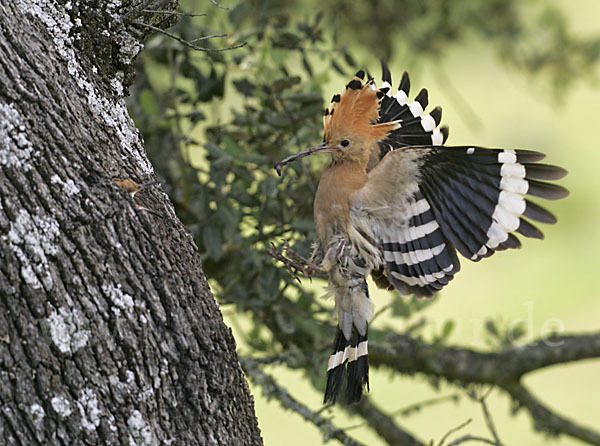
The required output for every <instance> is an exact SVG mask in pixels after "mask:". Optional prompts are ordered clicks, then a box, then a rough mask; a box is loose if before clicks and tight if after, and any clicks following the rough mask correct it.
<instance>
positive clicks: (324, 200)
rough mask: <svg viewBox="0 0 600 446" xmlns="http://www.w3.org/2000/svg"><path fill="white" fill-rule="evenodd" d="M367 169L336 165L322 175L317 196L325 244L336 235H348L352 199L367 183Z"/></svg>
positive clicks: (317, 220) (318, 226)
mask: <svg viewBox="0 0 600 446" xmlns="http://www.w3.org/2000/svg"><path fill="white" fill-rule="evenodd" d="M367 179H368V177H367V172H366V167H365V166H364V165H362V163H357V162H350V161H345V162H340V161H337V162H336V161H333V162H332V163H331V164H330V165H329V166H328V167H327V169H326V170H325V172H324V173H323V176H322V177H321V181H320V183H319V188H318V189H317V195H316V196H315V205H314V216H315V226H316V229H317V234H318V235H319V238H320V240H321V242H323V243H326V242H327V240H328V239H329V237H331V235H333V233H335V232H337V231H342V232H344V233H345V232H347V227H348V224H349V216H350V212H349V211H350V198H351V196H352V194H353V193H354V192H356V191H357V190H358V189H360V188H361V187H363V186H364V185H365V183H366V182H367Z"/></svg>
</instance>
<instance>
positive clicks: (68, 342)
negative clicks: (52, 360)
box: [46, 307, 90, 354]
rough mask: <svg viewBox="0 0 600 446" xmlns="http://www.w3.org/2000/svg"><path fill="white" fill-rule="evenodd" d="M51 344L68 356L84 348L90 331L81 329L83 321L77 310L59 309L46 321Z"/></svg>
mask: <svg viewBox="0 0 600 446" xmlns="http://www.w3.org/2000/svg"><path fill="white" fill-rule="evenodd" d="M46 322H48V325H49V327H50V336H51V337H52V342H54V344H55V345H56V347H58V349H59V350H60V351H61V352H62V353H66V354H70V353H74V352H76V351H77V350H79V349H81V348H83V347H85V346H86V344H87V342H88V338H89V336H90V331H89V330H86V329H84V328H83V319H82V318H81V317H80V316H79V312H78V311H77V310H75V309H74V310H72V311H69V310H68V309H66V308H64V307H61V308H59V309H58V311H53V312H52V313H51V314H50V316H49V317H48V318H47V319H46Z"/></svg>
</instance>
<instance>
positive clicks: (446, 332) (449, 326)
mask: <svg viewBox="0 0 600 446" xmlns="http://www.w3.org/2000/svg"><path fill="white" fill-rule="evenodd" d="M453 330H454V321H453V320H452V319H449V320H447V321H446V322H445V323H444V327H443V328H442V339H444V340H446V339H448V337H449V336H450V334H452V331H453Z"/></svg>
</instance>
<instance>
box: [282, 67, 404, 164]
mask: <svg viewBox="0 0 600 446" xmlns="http://www.w3.org/2000/svg"><path fill="white" fill-rule="evenodd" d="M364 76H365V74H364V72H363V71H362V70H361V71H359V72H358V73H356V75H355V76H354V77H353V78H352V80H351V81H350V82H349V83H348V84H347V85H346V89H345V91H344V92H343V93H342V94H336V95H334V96H333V98H332V100H331V104H330V105H329V107H328V108H327V110H325V116H323V128H324V136H323V142H322V143H321V144H319V145H317V146H313V147H309V148H308V149H305V150H303V151H302V152H299V153H296V154H295V155H292V156H289V157H287V158H285V159H284V160H281V161H279V162H278V163H277V164H276V165H275V169H276V170H277V173H279V174H280V175H281V168H282V167H283V166H284V165H286V164H288V163H290V162H292V161H294V160H296V159H298V158H302V157H304V156H308V155H312V154H313V153H331V156H332V158H333V160H334V161H336V162H353V163H357V164H358V165H359V166H364V167H366V166H367V163H368V161H369V156H370V153H371V148H372V147H373V146H374V145H376V144H377V142H378V141H380V140H382V139H384V138H385V137H386V136H387V135H388V134H389V133H390V132H392V131H393V130H395V129H397V128H398V127H399V124H398V123H397V122H395V121H394V122H383V123H378V122H377V120H378V119H379V104H380V101H381V99H382V98H383V96H384V95H385V93H386V91H387V90H386V91H384V90H380V89H377V87H376V86H375V84H374V82H373V80H372V79H371V78H370V79H369V80H368V81H367V82H365V83H363V81H362V79H363V78H364Z"/></svg>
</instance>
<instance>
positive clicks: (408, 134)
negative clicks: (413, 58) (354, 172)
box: [377, 62, 448, 155]
mask: <svg viewBox="0 0 600 446" xmlns="http://www.w3.org/2000/svg"><path fill="white" fill-rule="evenodd" d="M381 65H382V72H383V76H382V78H383V82H382V84H381V88H380V89H379V90H380V91H381V92H383V93H384V95H383V97H382V98H381V102H380V104H379V119H378V121H377V122H380V123H381V122H391V121H395V122H397V123H398V124H399V126H400V127H399V128H397V129H396V130H394V131H393V132H391V133H390V134H389V135H388V137H387V138H386V139H385V140H383V141H381V142H380V143H379V146H380V149H381V151H382V155H385V153H387V152H389V151H390V150H391V149H392V148H399V147H403V146H414V145H433V146H441V145H443V144H444V142H446V139H448V127H439V124H440V122H441V120H442V108H441V107H435V108H434V109H433V110H432V111H431V112H429V113H425V109H426V108H427V105H428V104H429V98H428V93H427V90H426V89H425V88H423V89H421V91H419V93H418V94H417V96H416V97H415V98H414V99H413V100H412V101H409V99H408V96H409V94H410V78H409V77H408V73H406V72H404V74H403V75H402V80H401V81H400V85H399V86H398V90H397V91H396V92H394V91H393V89H392V75H391V73H390V70H389V69H388V67H387V65H386V64H385V63H383V62H382V64H381Z"/></svg>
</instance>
